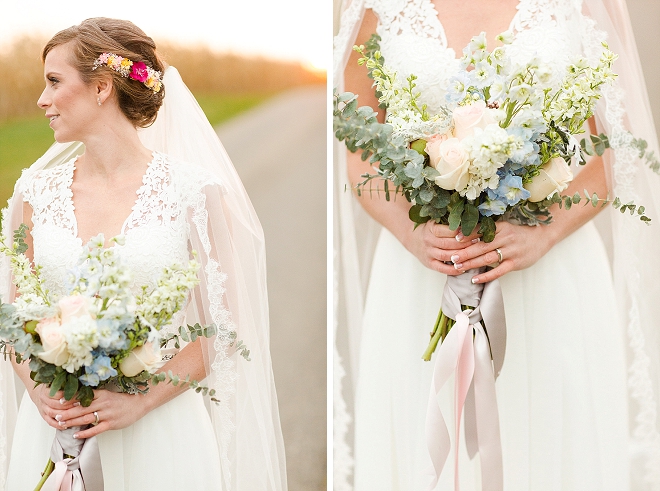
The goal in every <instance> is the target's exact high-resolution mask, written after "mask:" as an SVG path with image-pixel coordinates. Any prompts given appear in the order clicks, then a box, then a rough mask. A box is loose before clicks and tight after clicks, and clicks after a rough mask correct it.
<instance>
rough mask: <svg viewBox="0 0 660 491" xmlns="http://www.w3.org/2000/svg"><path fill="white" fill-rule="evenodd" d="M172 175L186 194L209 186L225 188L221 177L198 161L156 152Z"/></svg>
mask: <svg viewBox="0 0 660 491" xmlns="http://www.w3.org/2000/svg"><path fill="white" fill-rule="evenodd" d="M156 155H157V158H158V159H160V161H161V162H162V164H163V165H164V167H166V168H167V171H168V173H169V175H170V178H171V180H172V183H173V184H174V185H175V187H177V188H178V189H180V190H181V192H182V194H183V195H184V196H190V195H192V194H197V193H201V192H202V191H203V189H204V188H205V187H207V186H218V187H220V188H224V185H223V183H222V181H221V179H220V178H219V177H218V176H216V175H214V174H213V173H211V172H210V171H209V170H208V169H206V168H205V167H204V166H202V165H200V164H199V163H197V162H190V161H185V160H181V159H178V158H176V157H174V156H171V155H168V154H164V153H158V152H156Z"/></svg>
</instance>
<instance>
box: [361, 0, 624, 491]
mask: <svg viewBox="0 0 660 491" xmlns="http://www.w3.org/2000/svg"><path fill="white" fill-rule="evenodd" d="M367 7H370V8H372V9H373V10H374V11H375V13H376V14H377V16H378V17H379V21H380V23H379V27H378V34H379V35H380V36H381V37H382V41H381V51H382V53H383V57H384V59H385V61H386V63H387V64H388V65H389V66H391V67H393V68H394V69H395V70H397V72H398V75H399V76H401V77H406V76H407V75H408V74H410V73H414V74H416V75H417V76H418V77H419V78H418V80H417V83H418V89H419V90H420V91H421V93H422V99H423V102H425V103H427V104H428V105H429V108H430V109H431V111H432V110H433V109H434V108H437V107H438V105H439V104H441V103H442V102H443V101H444V93H445V88H446V87H447V84H448V79H449V78H450V77H451V76H452V75H453V74H454V73H455V71H456V70H457V66H458V62H457V60H456V54H455V53H454V51H453V50H452V49H449V48H447V42H446V39H445V35H444V31H443V27H442V25H441V24H440V21H439V17H438V12H436V10H435V9H434V7H433V4H432V3H431V0H409V1H406V0H374V1H371V2H367ZM580 9H581V1H580V0H563V1H561V0H554V1H551V0H521V1H520V3H519V6H518V12H517V14H516V16H515V18H514V19H513V20H512V22H511V30H512V31H513V32H514V34H515V40H514V42H513V44H512V45H511V46H510V47H509V51H510V53H511V54H512V56H513V57H514V59H515V60H518V61H524V60H528V59H530V58H531V57H532V56H538V57H540V58H541V59H542V60H543V61H544V62H546V63H549V64H550V65H551V66H552V68H553V73H554V74H555V76H556V77H561V75H562V73H563V67H564V66H565V64H566V61H567V57H568V56H570V55H571V54H577V53H580V52H581V50H582V40H581V35H582V33H584V30H585V29H586V28H587V27H591V26H588V24H587V22H588V21H587V20H586V19H585V18H584V17H583V16H582V15H581V12H580ZM475 34H478V33H475ZM534 246H535V245H534V244H529V247H534ZM371 271H372V273H371V277H370V283H369V291H368V294H367V300H366V307H365V312H364V325H363V332H362V339H361V343H360V355H359V368H358V374H359V375H358V382H357V392H356V403H355V414H356V416H355V490H356V491H394V490H399V491H418V490H426V489H428V486H429V483H430V479H431V477H430V467H431V461H430V458H429V456H428V451H427V448H426V441H425V436H424V431H425V429H424V423H425V417H426V408H427V402H428V397H429V387H430V382H431V373H432V363H425V362H423V361H422V360H421V355H422V353H423V351H424V349H425V347H426V345H427V342H428V331H429V330H430V328H431V327H432V325H433V323H434V321H435V318H436V316H437V313H438V308H439V306H440V301H441V295H442V290H443V285H444V281H445V276H443V275H441V274H439V273H437V272H434V271H431V270H429V269H426V268H425V267H423V266H422V265H421V264H420V263H419V261H418V260H417V259H416V258H415V257H413V256H412V255H411V254H410V253H409V252H407V251H406V250H405V249H404V248H403V246H402V245H401V244H399V243H398V241H397V240H396V239H395V238H394V237H393V236H392V235H391V234H390V233H389V232H387V231H383V232H382V233H381V235H380V239H379V242H378V246H377V250H376V253H375V256H374V259H373V265H372V270H371ZM500 281H501V286H502V290H503V296H504V302H505V311H506V321H507V348H506V358H505V362H504V367H503V370H502V372H501V375H500V376H499V378H498V380H497V383H496V387H497V398H498V405H499V415H500V425H501V434H502V445H503V455H504V463H503V465H504V489H505V490H507V491H529V490H533V491H545V490H562V491H569V490H576V491H577V490H580V491H587V490H590V491H592V490H593V491H610V490H611V491H625V490H627V489H629V466H628V436H627V435H628V414H627V388H626V372H625V358H624V355H625V339H624V333H623V330H622V329H621V327H620V326H618V325H617V321H616V319H617V318H618V316H617V313H616V310H615V308H616V307H615V305H616V302H615V297H614V292H613V287H612V279H611V274H610V268H609V261H608V257H607V253H606V251H605V248H604V246H603V242H602V240H601V238H600V236H599V234H598V232H597V231H596V228H595V226H594V225H593V224H592V223H588V224H586V225H584V226H583V227H582V228H580V229H579V230H578V231H576V232H575V233H573V234H572V235H571V236H569V237H567V238H566V239H564V240H563V241H562V242H561V243H559V244H557V245H556V246H555V247H554V248H553V249H552V250H550V252H548V254H546V255H545V256H544V257H543V258H542V259H541V260H539V261H538V262H537V263H536V264H535V265H533V266H532V267H530V268H528V269H526V270H524V271H518V272H512V273H509V274H507V275H505V276H504V277H503V278H502V279H501V280H500ZM444 395H445V401H444V402H445V407H444V408H443V414H444V415H445V417H446V419H447V420H448V421H453V416H452V409H451V403H450V400H451V388H448V390H447V391H446V392H445V394H444ZM452 431H453V430H452V428H451V424H450V427H449V432H450V434H453V433H452ZM453 458H454V456H453V455H451V454H450V456H449V460H448V462H447V464H445V469H444V471H443V474H442V476H441V479H440V482H439V484H438V485H437V487H436V489H438V490H447V489H453V482H454V476H453V469H452V468H453V465H452V463H451V462H452V461H453ZM460 459H461V468H460V474H461V476H460V479H461V489H462V490H477V489H481V483H480V475H479V471H478V465H479V464H478V457H477V458H475V460H474V461H470V460H469V458H468V456H467V453H466V451H465V449H464V448H463V449H461V456H460Z"/></svg>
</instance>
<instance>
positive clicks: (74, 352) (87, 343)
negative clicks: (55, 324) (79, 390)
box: [62, 315, 99, 373]
mask: <svg viewBox="0 0 660 491" xmlns="http://www.w3.org/2000/svg"><path fill="white" fill-rule="evenodd" d="M62 332H63V334H64V337H65V339H66V343H67V347H68V350H69V353H70V358H69V360H68V362H67V363H66V364H64V365H63V368H64V369H65V370H66V371H67V372H69V373H73V372H75V371H76V370H77V369H78V368H80V367H81V366H83V365H89V364H90V363H92V361H93V357H92V351H93V350H94V348H96V347H97V346H98V343H99V333H98V330H97V327H96V322H95V321H94V319H92V318H91V317H90V316H89V315H85V316H81V317H73V318H71V319H70V320H69V321H68V322H67V323H66V324H62Z"/></svg>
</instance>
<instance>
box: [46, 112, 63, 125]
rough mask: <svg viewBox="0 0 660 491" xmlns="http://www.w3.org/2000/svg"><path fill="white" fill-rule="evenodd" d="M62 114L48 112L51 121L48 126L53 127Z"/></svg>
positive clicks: (47, 115)
mask: <svg viewBox="0 0 660 491" xmlns="http://www.w3.org/2000/svg"><path fill="white" fill-rule="evenodd" d="M59 116H60V115H59V114H46V117H47V118H48V119H50V123H49V124H48V126H50V127H52V126H53V121H55V120H56V119H57V118H58V117H59Z"/></svg>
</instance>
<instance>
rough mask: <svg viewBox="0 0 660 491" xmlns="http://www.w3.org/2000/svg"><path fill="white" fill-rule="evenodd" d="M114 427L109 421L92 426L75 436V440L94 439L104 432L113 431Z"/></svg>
mask: <svg viewBox="0 0 660 491" xmlns="http://www.w3.org/2000/svg"><path fill="white" fill-rule="evenodd" d="M111 429H112V426H111V425H110V423H109V422H108V421H103V420H101V422H100V423H99V424H97V425H96V426H90V427H89V428H87V429H86V430H82V431H79V432H78V433H76V434H75V435H74V438H78V439H83V438H92V437H93V436H96V435H99V434H100V433H103V432H104V431H108V430H111Z"/></svg>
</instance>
